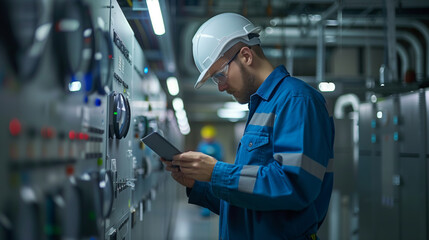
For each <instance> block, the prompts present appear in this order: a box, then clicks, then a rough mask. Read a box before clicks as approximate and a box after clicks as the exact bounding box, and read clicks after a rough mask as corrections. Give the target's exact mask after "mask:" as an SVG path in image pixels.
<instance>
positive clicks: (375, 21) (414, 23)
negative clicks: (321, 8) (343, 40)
mask: <svg viewBox="0 0 429 240" xmlns="http://www.w3.org/2000/svg"><path fill="white" fill-rule="evenodd" d="M272 21H273V22H274V23H284V24H286V25H287V26H288V27H290V26H291V25H297V26H298V25H299V18H298V17H297V16H289V17H286V18H283V19H281V18H274V19H273V20H272ZM384 22H385V20H384V19H382V18H348V19H344V18H343V19H342V20H341V25H342V26H343V27H346V26H348V27H353V26H383V25H384ZM277 26H282V25H277ZM396 26H397V27H413V28H415V29H417V30H418V31H419V32H420V33H421V34H422V35H423V37H424V39H425V43H426V78H427V79H429V28H428V27H426V25H425V24H423V23H422V22H420V21H418V20H411V21H410V20H407V19H401V18H399V19H398V18H396Z"/></svg>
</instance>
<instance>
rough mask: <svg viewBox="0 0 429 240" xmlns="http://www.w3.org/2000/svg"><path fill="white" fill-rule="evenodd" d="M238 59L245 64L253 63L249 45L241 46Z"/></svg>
mask: <svg viewBox="0 0 429 240" xmlns="http://www.w3.org/2000/svg"><path fill="white" fill-rule="evenodd" d="M240 55H241V58H240V61H241V62H242V63H243V64H245V65H251V64H252V63H253V60H254V59H253V52H252V50H250V48H249V47H242V48H241V50H240Z"/></svg>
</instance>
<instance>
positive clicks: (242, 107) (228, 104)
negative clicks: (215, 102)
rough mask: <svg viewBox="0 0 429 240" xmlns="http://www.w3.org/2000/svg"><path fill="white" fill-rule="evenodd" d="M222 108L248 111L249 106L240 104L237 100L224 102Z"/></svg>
mask: <svg viewBox="0 0 429 240" xmlns="http://www.w3.org/2000/svg"><path fill="white" fill-rule="evenodd" d="M223 106H224V108H228V109H233V110H237V111H249V107H248V105H247V104H240V103H238V102H226V103H225V104H224V105H223Z"/></svg>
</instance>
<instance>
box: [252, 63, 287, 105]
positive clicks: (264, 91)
mask: <svg viewBox="0 0 429 240" xmlns="http://www.w3.org/2000/svg"><path fill="white" fill-rule="evenodd" d="M289 75H290V74H289V72H288V71H287V70H286V68H285V66H283V65H280V66H278V67H276V68H275V69H274V70H273V71H272V72H271V73H270V75H269V76H268V77H267V78H266V79H265V81H264V82H263V83H262V84H261V86H259V88H258V90H257V91H256V93H255V94H256V95H258V96H259V97H261V98H262V99H264V100H266V101H267V100H268V99H269V98H270V97H271V95H272V93H273V92H274V89H275V88H276V86H277V85H278V84H279V83H280V82H281V81H282V80H283V79H284V78H285V77H288V76H289Z"/></svg>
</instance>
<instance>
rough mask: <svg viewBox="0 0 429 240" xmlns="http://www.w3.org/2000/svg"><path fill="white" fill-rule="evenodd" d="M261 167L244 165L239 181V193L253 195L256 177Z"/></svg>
mask: <svg viewBox="0 0 429 240" xmlns="http://www.w3.org/2000/svg"><path fill="white" fill-rule="evenodd" d="M259 167H260V166H253V165H244V166H243V168H242V169H241V173H240V179H239V180H238V191H240V192H245V193H252V192H253V188H255V183H256V176H257V175H258V170H259Z"/></svg>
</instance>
